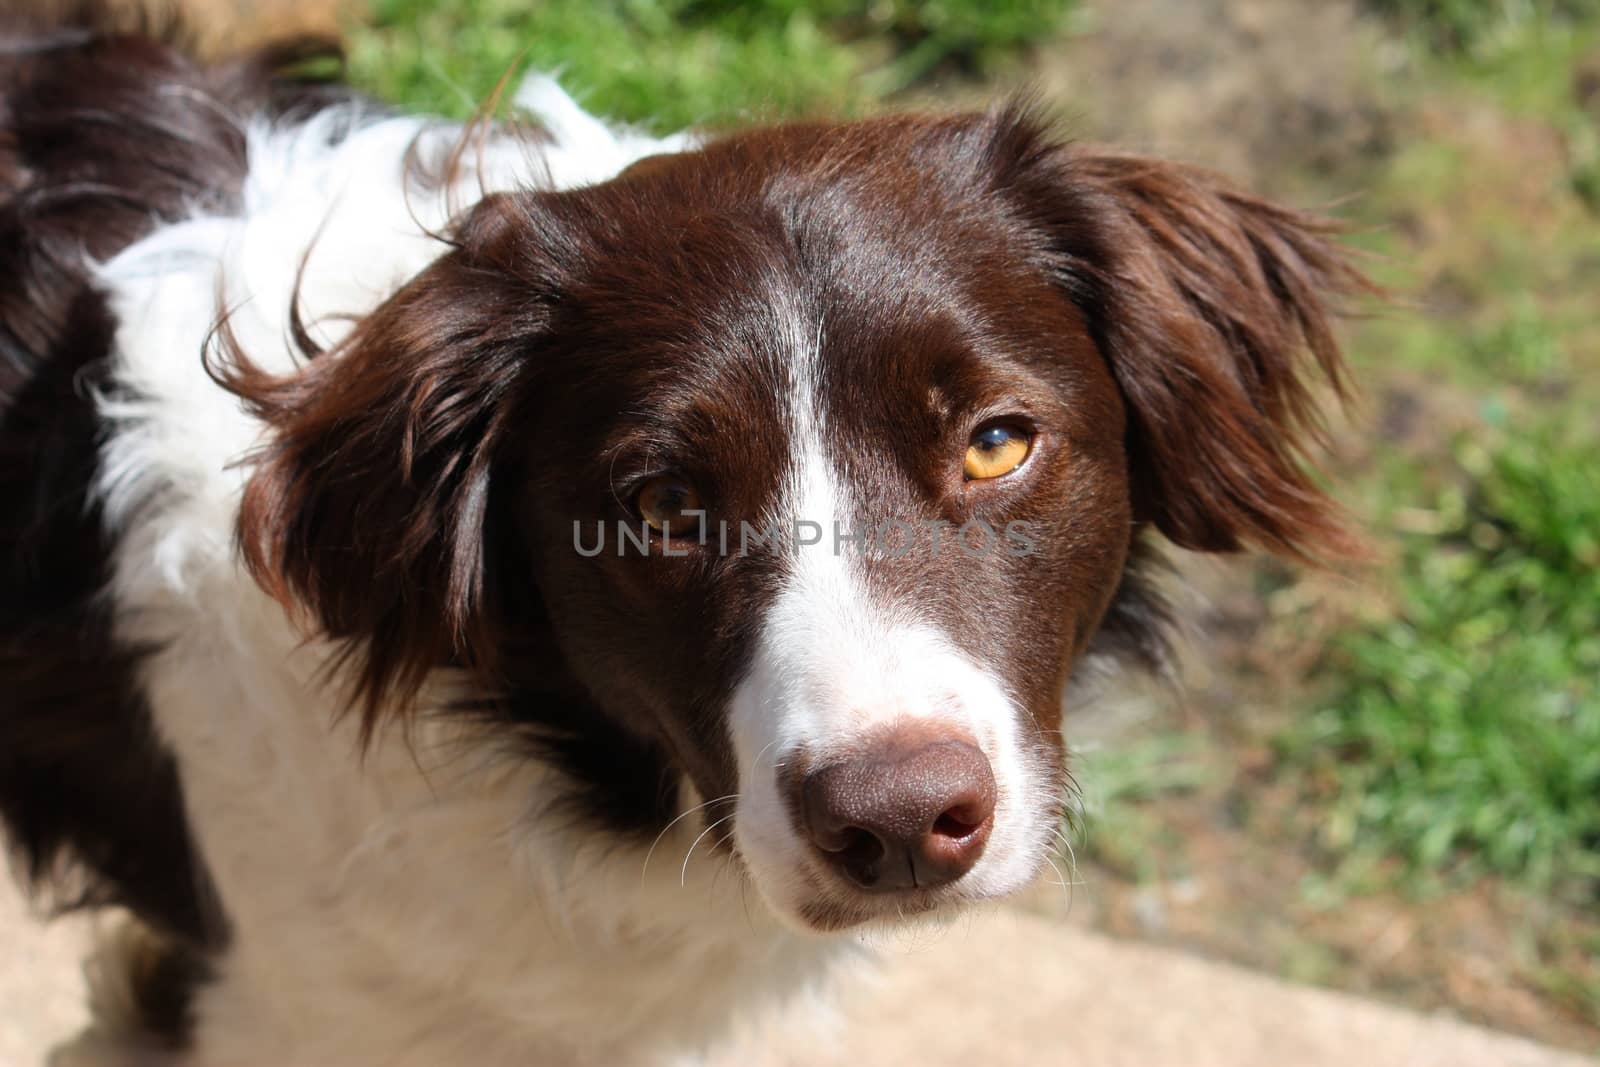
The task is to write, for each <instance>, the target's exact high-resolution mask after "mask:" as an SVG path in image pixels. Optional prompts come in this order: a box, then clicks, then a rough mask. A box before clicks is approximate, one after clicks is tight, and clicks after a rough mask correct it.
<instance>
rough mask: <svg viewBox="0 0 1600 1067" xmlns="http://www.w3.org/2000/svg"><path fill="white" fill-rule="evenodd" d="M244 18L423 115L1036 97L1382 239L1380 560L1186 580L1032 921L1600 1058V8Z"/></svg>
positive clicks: (1470, 4)
mask: <svg viewBox="0 0 1600 1067" xmlns="http://www.w3.org/2000/svg"><path fill="white" fill-rule="evenodd" d="M194 2H195V3H196V4H204V6H206V7H207V8H208V10H209V11H211V13H212V15H214V9H215V8H216V7H217V6H218V4H217V3H216V2H215V0H194ZM239 2H240V5H241V15H240V18H239V19H237V20H235V24H234V25H235V29H234V32H235V33H236V34H238V33H244V34H246V35H251V36H254V35H259V34H260V33H261V32H268V31H275V32H281V31H283V30H286V29H324V30H333V31H338V32H341V33H342V35H343V36H344V39H345V41H346V42H347V46H348V48H349V53H350V62H351V68H352V72H353V75H354V78H355V80H356V81H357V82H358V83H359V84H360V85H362V86H363V87H365V88H367V89H369V90H371V91H372V92H374V93H376V94H378V95H379V96H381V97H384V98H387V99H389V100H393V101H395V102H397V103H400V104H402V105H405V106H406V107H409V108H418V109H431V110H437V111H442V112H445V113H449V114H453V115H466V114H469V113H470V112H472V111H473V109H474V108H475V107H476V106H477V105H478V103H479V102H480V101H481V100H483V99H484V98H485V97H487V96H488V95H489V94H490V93H491V92H492V90H493V88H494V86H495V85H496V83H497V82H498V81H499V80H500V78H501V77H502V75H503V74H505V72H506V71H508V70H511V69H513V68H519V69H525V68H528V67H533V68H539V69H545V70H554V71H557V72H559V73H560V75H561V77H562V80H563V81H564V83H565V84H566V86H567V87H568V88H569V90H571V91H572V92H573V93H574V94H575V95H576V96H577V98H578V99H579V100H580V102H582V103H583V104H585V105H586V106H587V107H589V108H590V109H591V110H594V111H597V112H600V113H603V114H606V115H610V116H613V117H616V118H620V119H624V120H628V121H630V122H635V123H639V124H641V125H643V126H646V127H648V128H651V129H653V130H656V131H658V132H665V131H668V130H671V129H675V128H678V127H681V126H684V125H701V124H709V125H713V126H715V125H719V124H728V123H734V122H740V121H745V120H752V119H770V118H775V117H782V116H787V115H797V114H807V113H818V112H826V113H829V114H860V113H867V112H871V111H874V110H878V109H882V108H889V107H952V106H954V107H963V106H981V105H982V104H984V103H986V102H988V101H992V100H994V99H996V98H998V97H1000V96H1002V95H1003V94H1005V93H1006V92H1009V91H1014V90H1018V89H1028V90H1031V91H1033V92H1035V93H1036V94H1038V96H1039V97H1040V99H1041V100H1042V101H1043V102H1044V104H1045V105H1046V106H1047V107H1048V108H1049V109H1050V110H1051V111H1053V112H1054V113H1056V114H1057V115H1058V116H1059V117H1060V119H1061V121H1062V123H1063V125H1064V127H1065V128H1066V129H1068V130H1070V131H1073V132H1075V133H1076V134H1077V135H1079V136H1081V137H1083V138H1085V139H1089V140H1102V141H1111V142H1115V143H1116V144H1118V145H1120V146H1123V147H1126V148H1130V149H1138V150H1143V151H1149V152H1154V153H1159V154H1162V155H1167V156H1172V157H1176V158H1181V159H1185V160H1189V161H1191V162H1196V163H1201V164H1206V165H1210V166H1214V167H1217V168H1219V169H1222V170H1224V171H1227V172H1229V173H1231V174H1233V175H1235V176H1236V177H1237V178H1239V179H1240V180H1241V181H1244V182H1246V183H1249V184H1251V185H1253V186H1255V187H1257V188H1258V189H1260V190H1262V191H1265V192H1267V193H1270V194H1273V195H1275V196H1278V197H1282V198H1285V199H1287V200H1289V201H1291V202H1293V203H1296V204H1298V205H1300V206H1306V207H1313V208H1320V209H1322V210H1325V211H1328V212H1331V213H1334V214H1336V215H1338V216H1340V217H1342V218H1344V219H1346V220H1348V221H1349V223H1350V224H1351V227H1352V230H1351V234H1350V242H1351V243H1352V244H1353V245H1355V246H1357V247H1359V248H1361V249H1363V250H1364V251H1365V252H1366V253H1367V254H1368V255H1369V256H1370V259H1369V261H1368V262H1369V264H1370V268H1371V270H1372V271H1373V273H1374V274H1375V275H1376V277H1377V278H1378V279H1379V280H1380V281H1382V282H1383V283H1384V284H1386V285H1388V286H1390V287H1392V289H1393V290H1394V293H1395V299H1394V301H1393V302H1392V303H1390V304H1388V305H1386V306H1367V307H1362V308H1358V309H1355V310H1356V311H1357V312H1358V314H1357V315H1356V316H1355V317H1353V318H1352V320H1351V321H1350V323H1349V327H1348V330H1347V338H1348V345H1349V353H1350V356H1351V359H1352V362H1353V365H1354V370H1355V373H1354V378H1355V380H1356V382H1357V383H1358V385H1359V388H1360V396H1359V398H1358V399H1357V401H1356V402H1355V403H1354V404H1353V405H1352V406H1351V407H1350V408H1349V409H1348V410H1346V411H1345V412H1344V413H1343V414H1342V415H1338V416H1336V417H1335V418H1334V419H1333V420H1332V423H1331V426H1330V434H1331V440H1332V452H1333V459H1332V461H1331V463H1330V465H1329V477H1330V479H1331V481H1332V482H1333V484H1335V485H1336V487H1337V493H1338V495H1339V496H1340V497H1341V498H1342V499H1343V500H1344V501H1345V503H1346V504H1347V506H1348V508H1349V510H1350V511H1351V513H1352V514H1353V515H1354V516H1356V518H1357V521H1358V522H1359V523H1361V524H1362V525H1364V526H1365V527H1366V528H1367V529H1368V530H1369V532H1370V536H1371V538H1372V540H1373V543H1374V544H1375V546H1376V548H1377V561H1376V562H1375V563H1373V564H1372V565H1370V566H1366V567H1362V568H1349V569H1345V570H1341V571H1338V572H1335V573H1327V572H1323V573H1317V572H1309V571H1304V570H1292V569H1287V568H1285V567H1282V566H1279V565H1274V564H1270V563H1263V562H1261V561H1248V560H1246V561H1232V562H1225V563H1219V562H1215V561H1208V560H1201V559H1198V558H1180V559H1178V560H1177V561H1176V563H1177V567H1178V569H1179V570H1180V571H1181V572H1182V574H1183V575H1184V576H1185V578H1186V579H1187V582H1186V585H1188V586H1190V587H1192V588H1193V589H1194V590H1195V592H1194V593H1193V594H1189V595H1186V596H1185V598H1184V615H1185V616H1186V618H1187V621H1188V622H1189V625H1190V629H1191V631H1192V633H1191V637H1190V640H1189V641H1188V642H1187V645H1186V648H1185V651H1184V656H1183V663H1182V665H1181V670H1180V674H1181V675H1182V678H1181V684H1180V685H1179V686H1177V687H1162V686H1159V685H1150V686H1145V687H1136V688H1132V689H1130V690H1129V691H1126V692H1115V693H1110V694H1107V695H1106V696H1105V697H1104V698H1103V699H1101V700H1099V701H1097V702H1094V703H1092V704H1086V705H1085V706H1083V707H1077V708H1071V709H1069V711H1068V719H1067V734H1068V740H1069V743H1070V744H1071V746H1072V747H1073V749H1074V751H1075V753H1076V757H1075V759H1076V762H1075V764H1074V767H1075V773H1076V777H1077V779H1078V782H1079V784H1080V786H1081V793H1082V799H1081V808H1080V811H1079V812H1078V813H1077V817H1076V818H1075V819H1074V825H1073V827H1072V837H1073V841H1074V845H1075V848H1074V851H1075V856H1073V857H1068V858H1069V859H1070V861H1071V864H1070V867H1068V866H1066V865H1064V869H1068V870H1070V871H1071V877H1070V879H1069V880H1070V882H1071V883H1072V884H1070V885H1067V886H1054V885H1046V886H1043V887H1041V889H1040V891H1039V892H1038V894H1037V895H1036V896H1035V897H1033V898H1031V899H1029V900H1028V901H1027V902H1025V906H1027V907H1029V908H1032V909H1034V910H1036V911H1039V912H1041V913H1043V914H1046V915H1050V916H1055V917H1059V918H1060V920H1061V921H1063V922H1072V923H1083V924H1089V925H1092V926H1094V927H1098V928H1101V929H1104V930H1108V931H1111V932H1113V933H1116V934H1119V935H1123V936H1128V937H1137V938H1144V939H1149V940H1153V941H1157V942H1162V943H1166V944H1172V945H1178V946H1182V947H1185V948H1187V949H1190V950H1193V951H1195V952H1199V953H1202V954H1207V955H1211V956H1215V957H1222V958H1227V959H1231V960H1235V961H1239V962H1242V963H1245V964H1248V965H1250V966H1254V967H1257V968H1260V969H1262V970H1265V971H1268V972H1272V973H1276V974H1281V975H1284V976H1287V977H1290V978H1293V979H1296V980H1300V981H1307V982H1312V983H1318V984H1323V985H1327V986H1333V987H1338V988H1344V989H1349V990H1353V991H1357V992H1362V993H1367V994H1372V995H1376V996H1379V997H1382V998H1385V999H1388V1000H1391V1001H1393V1002H1397V1003H1401V1004H1405V1005H1408V1006H1411V1007H1415V1008H1420V1009H1424V1010H1427V1009H1435V1008H1444V1009H1448V1010H1450V1011H1451V1012H1453V1013H1454V1014H1458V1015H1460V1016H1463V1017H1466V1018H1469V1019H1474V1020H1477V1021H1481V1022H1486V1023H1489V1024H1491V1025H1494V1026H1497V1027H1500V1028H1504V1029H1508V1030H1513V1031H1519V1032H1522V1033H1524V1034H1527V1035H1530V1036H1534V1037H1537V1038H1541V1039H1544V1040H1547V1041H1550V1042H1554V1043H1557V1044H1561V1045H1566V1046H1569V1047H1574V1048H1577V1049H1582V1050H1587V1051H1595V1050H1597V1049H1600V414H1597V412H1600V311H1597V303H1600V0H1185V2H1177V0H1168V2H1155V0H936V2H933V3H927V4H915V3H910V2H907V0H869V2H861V0H821V2H816V3H806V2H803V0H749V2H736V0H368V2H367V3H366V4H365V5H362V6H354V5H347V6H344V7H337V6H335V7H334V8H330V6H329V5H328V4H326V3H325V2H322V0H314V2H313V0H304V2H297V0H277V2H268V3H263V4H248V5H246V4H244V3H243V0H239ZM246 12H247V13H248V14H245V13H246ZM252 20H253V23H254V24H252ZM207 24H208V25H219V23H218V22H216V21H215V19H214V18H210V17H208V22H207ZM241 28H242V29H241ZM217 46H218V47H220V46H221V42H218V43H217Z"/></svg>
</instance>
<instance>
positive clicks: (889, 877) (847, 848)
mask: <svg viewBox="0 0 1600 1067" xmlns="http://www.w3.org/2000/svg"><path fill="white" fill-rule="evenodd" d="M800 794H801V796H800V801H801V804H800V807H801V819H802V822H803V826H802V829H803V831H804V833H805V835H806V836H807V837H808V838H809V839H810V841H811V843H812V844H813V845H814V846H815V847H816V849H817V852H818V853H819V854H820V856H821V858H822V859H823V860H824V861H825V862H826V863H828V864H829V865H830V866H832V867H833V868H835V869H836V870H837V871H839V872H840V873H841V874H843V875H844V876H845V877H846V878H847V879H848V880H849V881H851V882H852V883H854V884H855V885H857V886H859V887H860V888H862V889H868V890H880V891H882V890H894V889H912V888H919V889H930V888H935V887H937V886H941V885H945V884H947V883H949V882H953V881H955V880H956V879H957V878H960V877H961V876H962V875H963V874H965V873H966V872H967V871H969V870H971V869H972V867H973V866H974V865H975V864H976V863H977V861H978V858H979V856H980V855H981V854H982V853H983V847H984V845H985V843H986V842H987V841H988V837H989V830H990V828H991V826H992V825H993V823H994V801H995V782H994V772H993V770H992V769H991V768H990V766H989V761H988V759H987V758H985V756H984V755H983V753H982V752H981V751H979V750H978V748H977V746H976V745H974V744H972V743H971V742H970V741H968V740H966V738H965V737H962V736H959V735H955V734H953V733H951V732H949V731H948V730H944V729H940V728H937V727H932V726H930V725H928V724H915V725H913V726H911V727H902V728H899V729H897V730H894V731H891V732H889V733H888V734H886V735H885V736H884V737H882V738H881V739H879V740H878V741H877V742H876V743H874V744H873V745H871V746H869V747H868V748H866V749H865V750H864V751H863V752H862V753H861V754H860V755H858V756H856V757H855V758H852V759H849V760H845V761H842V762H839V763H833V764H830V765H828V766H825V767H822V768H820V769H818V770H815V771H813V772H812V773H811V774H809V775H807V776H806V778H805V780H804V781H803V782H802V783H801V787H800Z"/></svg>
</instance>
